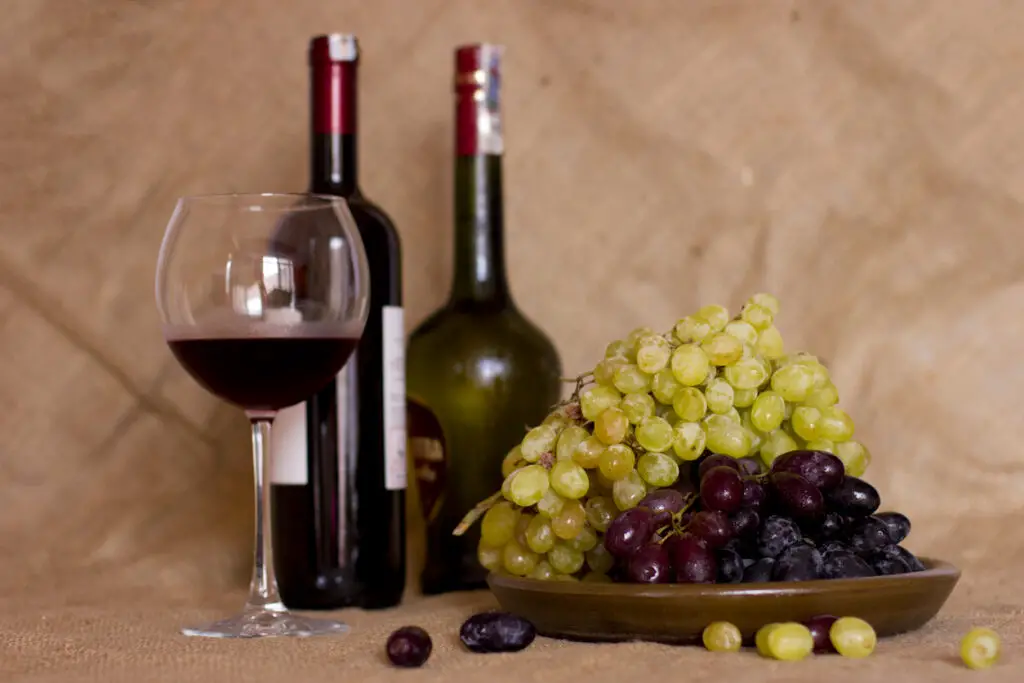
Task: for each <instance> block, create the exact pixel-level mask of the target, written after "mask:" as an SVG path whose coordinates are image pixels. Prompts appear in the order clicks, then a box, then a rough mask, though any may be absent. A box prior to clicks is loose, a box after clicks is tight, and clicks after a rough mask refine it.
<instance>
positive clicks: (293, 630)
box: [181, 608, 348, 638]
mask: <svg viewBox="0 0 1024 683" xmlns="http://www.w3.org/2000/svg"><path fill="white" fill-rule="evenodd" d="M346 631H348V626H346V625H345V624H344V623H342V622H340V621H334V620H331V619H316V618H313V617H304V616H299V615H298V614H292V613H290V612H288V611H287V610H285V609H283V608H282V609H280V610H273V609H253V610H246V611H245V612H243V613H242V614H239V615H238V616H236V617H231V618H230V619H222V620H220V621H215V622H213V623H212V624H205V625H203V626H196V627H191V628H190V627H186V628H183V629H181V632H182V633H184V634H185V635H186V636H202V637H206V638H269V637H273V636H292V637H293V638H305V637H308V636H321V635H331V634H341V633H345V632H346Z"/></svg>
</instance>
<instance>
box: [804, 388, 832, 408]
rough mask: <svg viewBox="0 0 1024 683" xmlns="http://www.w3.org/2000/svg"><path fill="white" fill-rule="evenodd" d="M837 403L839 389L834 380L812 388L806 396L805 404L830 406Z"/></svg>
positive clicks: (818, 406)
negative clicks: (833, 382)
mask: <svg viewBox="0 0 1024 683" xmlns="http://www.w3.org/2000/svg"><path fill="white" fill-rule="evenodd" d="M837 403H839V391H838V390H837V389H836V385H835V384H832V382H828V383H826V384H825V385H824V386H821V387H818V388H816V389H811V390H810V391H808V392H807V396H806V397H805V398H804V405H806V406H814V407H815V408H828V407H829V406H834V405H835V404H837Z"/></svg>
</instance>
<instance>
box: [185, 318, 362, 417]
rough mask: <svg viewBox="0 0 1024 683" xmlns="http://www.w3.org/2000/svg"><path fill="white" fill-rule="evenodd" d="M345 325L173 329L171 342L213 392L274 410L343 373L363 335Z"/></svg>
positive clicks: (246, 404)
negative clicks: (250, 331) (274, 333)
mask: <svg viewBox="0 0 1024 683" xmlns="http://www.w3.org/2000/svg"><path fill="white" fill-rule="evenodd" d="M346 331H347V330H345V329H344V328H339V329H338V330H336V332H337V335H336V336H327V335H328V332H329V331H328V330H323V331H320V330H317V331H314V332H312V333H306V334H293V335H290V336H280V337H238V336H236V337H215V336H209V337H207V336H201V335H202V334H203V329H202V328H201V327H199V328H191V329H188V331H187V333H186V334H184V335H181V336H177V337H175V330H173V329H171V330H168V333H167V344H168V345H169V346H170V347H171V351H172V352H173V353H174V356H175V358H177V359H178V362H179V363H181V366H182V367H183V368H185V370H186V371H188V373H189V374H190V375H192V377H193V378H194V379H195V380H196V381H197V382H199V384H201V385H202V386H203V387H204V388H205V389H206V390H207V391H209V392H210V393H211V394H214V395H216V396H219V397H220V398H222V399H224V400H225V401H228V402H229V403H234V404H235V405H236V406H239V407H241V408H244V409H245V410H251V411H269V410H280V409H281V408H287V407H288V406H293V405H295V404H297V403H301V402H302V401H305V400H306V399H307V398H308V397H309V396H311V395H313V394H314V393H316V392H317V391H319V390H320V389H322V388H323V387H324V385H326V384H327V383H328V382H330V381H331V380H332V379H333V378H334V376H335V375H337V374H338V371H339V370H340V369H341V368H342V367H343V366H344V365H345V362H346V361H347V360H348V358H349V356H350V355H352V351H353V350H354V349H355V347H356V344H357V343H358V341H359V340H358V338H356V337H354V336H346V335H345V332H346ZM179 334H180V333H179ZM311 334H316V335H317V336H311Z"/></svg>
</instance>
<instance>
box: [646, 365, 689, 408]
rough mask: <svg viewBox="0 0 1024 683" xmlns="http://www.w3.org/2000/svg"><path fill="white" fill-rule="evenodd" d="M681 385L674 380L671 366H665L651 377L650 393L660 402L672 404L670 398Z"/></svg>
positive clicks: (673, 396)
mask: <svg viewBox="0 0 1024 683" xmlns="http://www.w3.org/2000/svg"><path fill="white" fill-rule="evenodd" d="M682 386H683V385H682V384H680V383H679V382H678V380H676V376H675V375H673V374H672V369H671V368H665V369H664V370H660V371H658V372H656V373H655V374H654V377H652V378H651V393H652V394H654V398H656V399H658V401H660V402H661V403H664V404H666V405H672V399H673V398H675V395H676V392H677V391H679V389H680V388H681V387H682Z"/></svg>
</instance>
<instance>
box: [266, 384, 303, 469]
mask: <svg viewBox="0 0 1024 683" xmlns="http://www.w3.org/2000/svg"><path fill="white" fill-rule="evenodd" d="M270 483H271V484H293V485H298V486H304V485H306V484H308V483H309V468H308V467H307V465H306V404H305V403H300V404H298V405H295V406H289V407H287V408H283V409H282V410H279V411H278V412H277V416H276V417H275V418H274V424H273V426H272V427H271V429H270Z"/></svg>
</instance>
